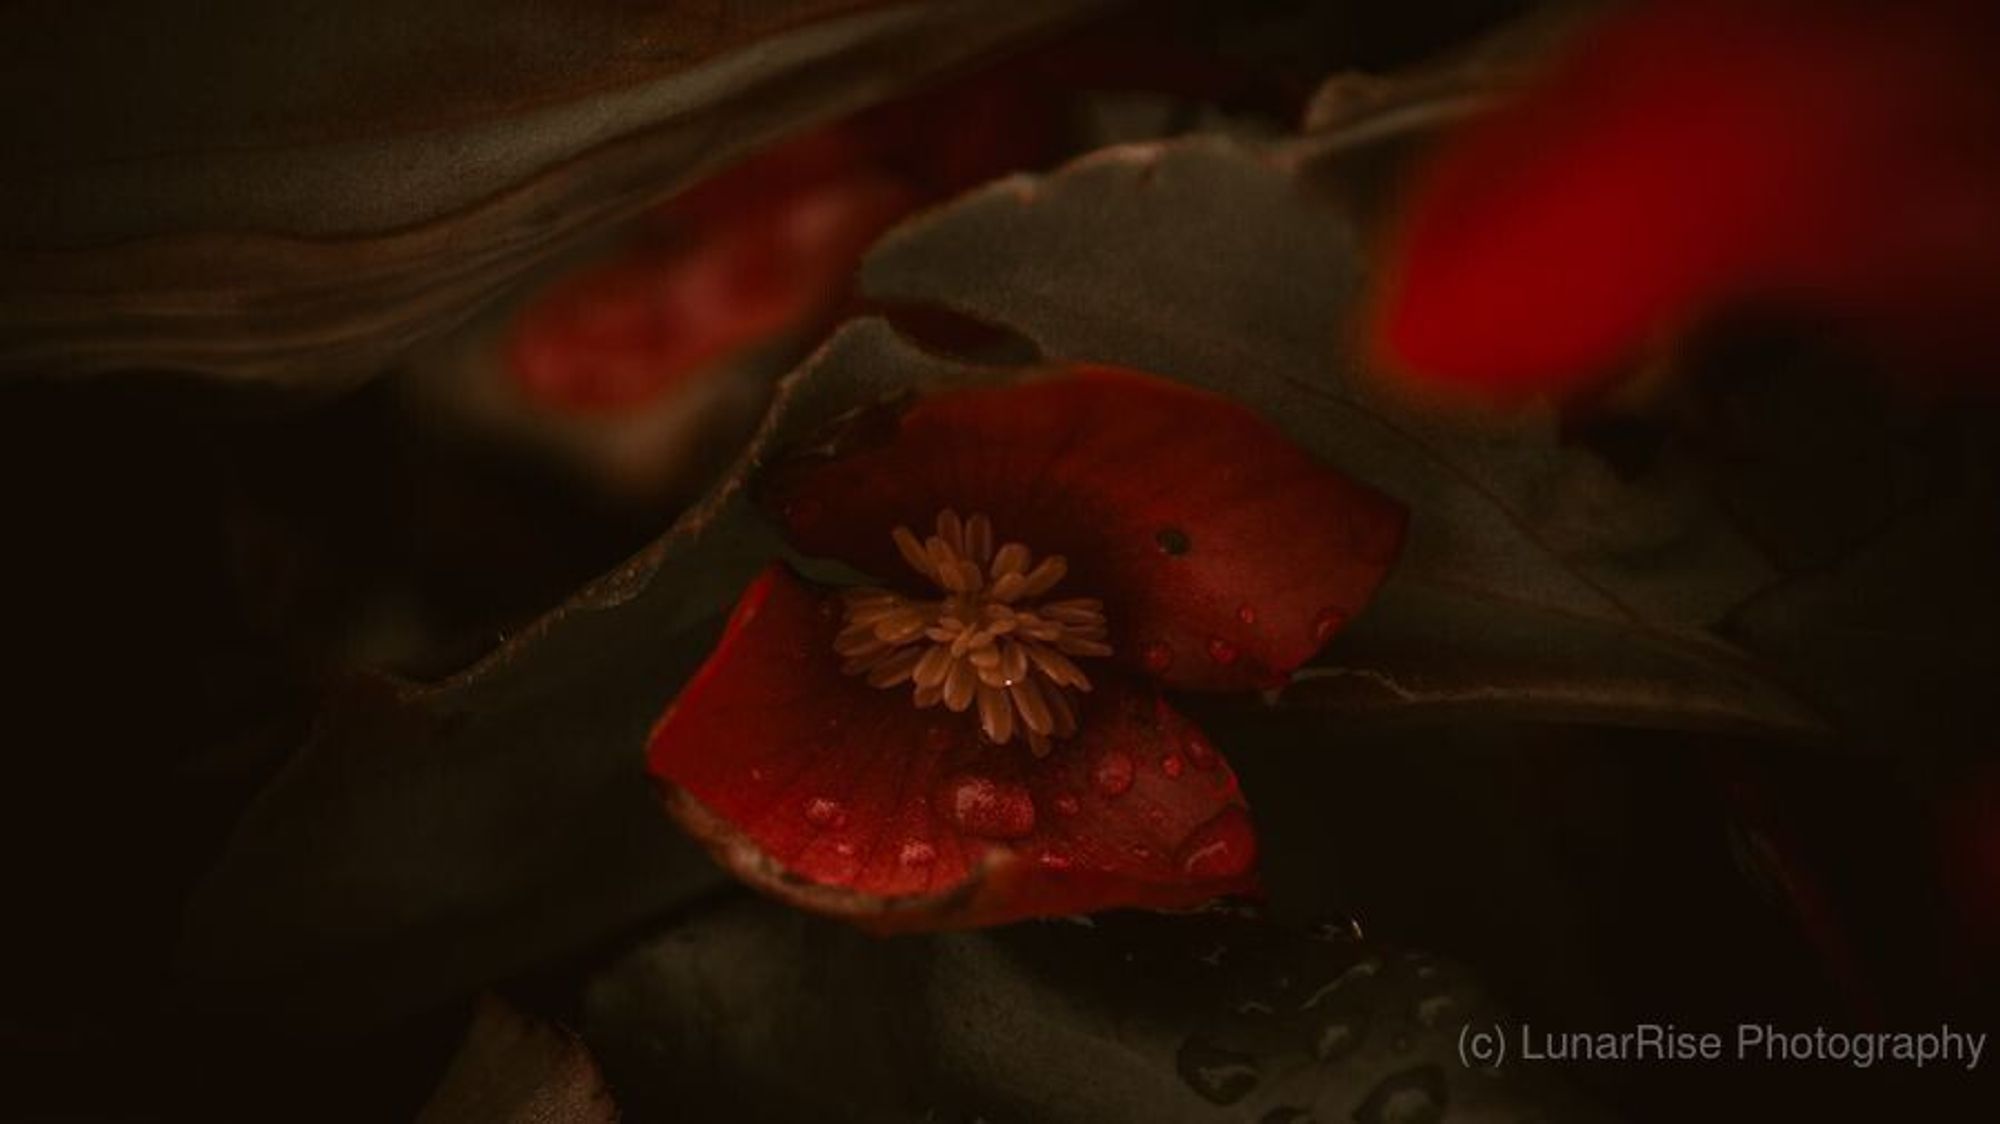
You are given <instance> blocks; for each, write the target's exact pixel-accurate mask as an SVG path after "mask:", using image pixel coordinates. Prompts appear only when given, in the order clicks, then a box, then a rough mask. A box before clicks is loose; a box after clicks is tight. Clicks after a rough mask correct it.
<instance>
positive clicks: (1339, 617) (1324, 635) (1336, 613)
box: [1313, 605, 1347, 644]
mask: <svg viewBox="0 0 2000 1124" xmlns="http://www.w3.org/2000/svg"><path fill="white" fill-rule="evenodd" d="M1346 623H1347V614H1346V613H1343V612H1341V611H1340V610H1339V609H1336V608H1334V607H1332V606H1331V605H1329V606H1327V607H1326V608H1324V609H1321V610H1320V611H1319V613H1318V615H1316V616H1314V617H1313V643H1315V644H1324V643H1326V642H1327V641H1328V640H1331V639H1333V634H1334V633H1336V632H1339V631H1340V628H1341V626H1342V625H1344V624H1346Z"/></svg>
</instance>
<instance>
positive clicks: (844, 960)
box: [584, 900, 1601, 1122]
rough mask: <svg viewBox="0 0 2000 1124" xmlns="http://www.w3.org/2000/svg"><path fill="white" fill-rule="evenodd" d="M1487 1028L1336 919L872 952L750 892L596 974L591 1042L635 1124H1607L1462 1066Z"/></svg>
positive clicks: (1425, 974) (1455, 981)
mask: <svg viewBox="0 0 2000 1124" xmlns="http://www.w3.org/2000/svg"><path fill="white" fill-rule="evenodd" d="M1497 1017H1499V1016H1498V1014H1497V1008H1496V1007H1495V1005H1494V1004H1493V1002H1492V1000H1491V998H1490V997H1489V996H1488V994H1487V993H1486V992H1485V990H1484V989H1483V988H1482V987H1481V986H1480V985H1479V984H1478V982H1477V981H1476V980H1474V979H1473V978H1472V977H1471V976H1470V974H1469V973H1468V972H1467V971H1466V970H1465V969H1464V968H1463V967H1462V966H1460V965H1457V964H1453V963H1450V962H1448V961H1445V960H1443V959H1440V958H1437V957H1432V956H1427V955H1423V954H1419V953H1406V952H1399V951H1396V950H1393V949H1386V948H1383V947H1381V946H1380V945H1377V944H1372V943H1369V942H1366V941H1363V940H1360V939H1358V937H1357V935H1356V933H1355V932H1353V931H1352V930H1351V929H1348V928H1345V927H1342V926H1341V925H1339V924H1337V923H1332V922H1329V923H1324V924H1322V925H1319V926H1317V927H1300V926H1281V925H1275V924H1272V923H1269V922H1265V921H1262V920H1260V919H1257V918H1256V917H1254V916H1252V915H1250V914H1248V913H1245V912H1242V911H1238V910H1233V909H1223V908H1218V909H1214V910H1210V911H1206V912H1203V913H1199V914H1194V915H1186V916H1157V915H1143V914H1128V913H1118V914H1107V915H1102V916H1100V917H1098V918H1096V919H1094V920H1091V921H1087V922H1070V921H1053V922H1043V923H1031V924H1026V925H1017V926H1011V927H1008V928H1004V929H996V930H989V931H985V932H980V933H963V934H950V935H943V936H933V937H903V938H895V939H892V940H880V939H876V938H870V937H866V936H862V935H860V934H858V933H855V932H853V931H851V930H847V929H844V928H839V927H836V926H833V925H830V924H829V923H827V922H825V921H821V920H817V919H814V918H810V917H807V916H804V915H802V914H797V913H792V912H787V911H785V910H783V909H782V908H781V907H777V906H774V905H771V904H769V903H765V902H761V901H752V900H744V901H740V902H737V903H734V904H732V905H728V906H724V907H721V908H718V909H716V910H715V911H713V912H711V913H709V914H707V915H705V916H703V917H702V918H700V919H699V920H696V921H694V922H691V923H689V924H687V925H684V926H680V927H678V928H675V929H674V930H672V931H670V932H667V933H665V934H663V935H661V936H659V937H658V938H656V939H654V940H651V941H649V942H647V943H644V944H641V945H640V946H638V947H636V948H634V949H633V950H632V951H631V952H630V953H628V954H627V955H625V956H624V957H623V958H621V959H620V960H619V961H618V962H617V963H615V964H613V965H612V966H611V967H610V968H609V969H608V970H607V971H606V972H604V973H603V974H602V975H600V976H598V977H597V978H596V979H595V980H594V981H593V982H592V984H591V986H590V989H589V992H588V994H587V998H586V1016H585V1029H584V1034H585V1039H586V1040H587V1041H589V1042H591V1043H592V1044H593V1046H594V1047H595V1048H596V1049H598V1050H599V1051H600V1052H601V1053H602V1055H603V1057H604V1059H605V1065H606V1070H607V1073H609V1075H610V1076H611V1079H612V1081H613V1083H614V1086H615V1087H616V1088H618V1090H619V1091H620V1094H621V1096H627V1097H630V1098H631V1102H630V1103H631V1106H632V1111H633V1113H634V1114H635V1115H638V1116H644V1117H647V1118H654V1117H657V1118H662V1119H665V1118H670V1117H671V1116H672V1115H674V1114H676V1113H686V1112H695V1113H697V1114H699V1113H702V1112H707V1113H724V1114H728V1115H731V1116H734V1117H737V1118H757V1119H779V1120H804V1119H813V1120H829V1121H847V1120H881V1121H898V1120H907V1121H970V1120H978V1119H984V1120H990V1121H1049V1122H1062V1121H1077V1122H1083V1121H1102V1120H1131V1119H1144V1120H1157V1121H1162V1122H1166V1121H1222V1120H1231V1121H1236V1120H1246V1121H1255V1120H1314V1119H1316V1120H1325V1121H1341V1120H1349V1119H1359V1120H1365V1121H1372V1120H1384V1121H1386V1120H1421V1119H1428V1120H1436V1119H1447V1118H1448V1119H1453V1120H1459V1119H1463V1120H1505V1119H1517V1118H1520V1117H1522V1116H1523V1115H1527V1114H1531V1113H1533V1112H1542V1113H1545V1114H1547V1115H1549V1116H1550V1117H1551V1118H1555V1119H1562V1120H1590V1119H1599V1118H1601V1117H1600V1116H1599V1115H1598V1114H1596V1113H1595V1112H1594V1111H1592V1110H1590V1109H1589V1108H1588V1107H1587V1106H1585V1105H1584V1104H1583V1103H1582V1102H1581V1101H1580V1100H1578V1099H1577V1098H1576V1097H1575V1096H1574V1094H1571V1093H1569V1092H1567V1091H1565V1090H1563V1089H1561V1088H1559V1087H1557V1086H1556V1085H1554V1084H1552V1083H1551V1082H1549V1081H1548V1080H1546V1079H1545V1078H1544V1077H1540V1076H1537V1075H1535V1074H1533V1073H1524V1074H1520V1075H1516V1074H1512V1073H1507V1072H1504V1071H1503V1072H1497V1073H1487V1072H1484V1071H1480V1070H1472V1069H1467V1068H1466V1067H1465V1066H1464V1065H1462V1064H1460V1062H1459V1060H1458V1054H1457V1048H1458V1047H1457V1036H1458V1031H1459V1027H1460V1026H1462V1025H1463V1024H1464V1022H1465V1021H1466V1020H1467V1019H1487V1020H1490V1019H1493V1018H1497ZM776 1058H784V1059H786V1060H787V1073H786V1076H785V1079H784V1080H783V1081H772V1080H769V1079H767V1075H768V1074H769V1073H770V1068H771V1065H772V1060H773V1059H776ZM1447 1114H1448V1115H1447Z"/></svg>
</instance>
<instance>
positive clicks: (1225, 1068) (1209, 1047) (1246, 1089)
mask: <svg viewBox="0 0 2000 1124" xmlns="http://www.w3.org/2000/svg"><path fill="white" fill-rule="evenodd" d="M1174 1068H1175V1070H1176V1071H1178V1072H1179V1073H1180V1075H1181V1080H1182V1081H1185V1082H1187V1085H1188V1088H1190V1089H1193V1090H1194V1091H1195V1092H1196V1093H1198V1094H1200V1095H1201V1098H1202V1099H1203V1100H1205V1101H1208V1102H1209V1103H1210V1104H1224V1105H1226V1104H1235V1103H1236V1102H1237V1101H1240V1100H1242V1099H1243V1098H1244V1097H1246V1096H1249V1095H1250V1090H1252V1089H1255V1088H1256V1087H1257V1077H1258V1073H1257V1063H1256V1061H1255V1060H1254V1059H1252V1058H1251V1057H1250V1055H1248V1054H1242V1053H1238V1052H1237V1051H1235V1050H1226V1049H1224V1048H1222V1047H1221V1046H1217V1045H1216V1044H1215V1043H1213V1042H1210V1041H1209V1040H1208V1039H1206V1038H1203V1037H1201V1036H1200V1035H1192V1036H1190V1037H1189V1038H1188V1039H1187V1041H1185V1042H1183V1043H1181V1048H1180V1051H1179V1053H1177V1054H1176V1055H1175V1057H1174Z"/></svg>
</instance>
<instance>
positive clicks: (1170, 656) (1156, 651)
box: [1139, 640, 1174, 675]
mask: <svg viewBox="0 0 2000 1124" xmlns="http://www.w3.org/2000/svg"><path fill="white" fill-rule="evenodd" d="M1139 662H1140V663H1142V664H1144V665H1145V667H1146V670H1147V671H1150V672H1152V673H1153V674H1155V675H1158V674H1159V673H1161V672H1163V671H1165V670H1167V669H1168V668H1170V667H1172V666H1174V650H1173V649H1172V648H1171V647H1169V646H1167V644H1166V643H1165V642H1164V641H1160V640H1154V641H1151V642H1150V643H1148V644H1146V645H1145V646H1144V647H1142V648H1140V649H1139Z"/></svg>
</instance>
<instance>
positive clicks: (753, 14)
mask: <svg viewBox="0 0 2000 1124" xmlns="http://www.w3.org/2000/svg"><path fill="white" fill-rule="evenodd" d="M1104 6H1105V5H1104V4H1103V3H1102V2H1101V0H1085V2H1083V3H1078V2H1076V0H1030V2H1027V3H1019V2H1009V3H1001V2H997V0H951V2H948V3H931V4H917V3H908V2H879V0H878V2H874V3H863V4H831V3H826V2H824V0H783V2H779V3H759V4H744V3H735V2H722V3H716V4H705V5H686V4H654V5H633V4H586V5H578V4H572V3H551V2H545V0H498V2H496V0H432V2H429V3H424V4H421V5H410V4H406V3H401V2H398V0H351V2H349V3H344V4H339V5H334V6H332V7H330V8H329V7H328V6H327V5H325V4H321V3H310V2H302V0H280V2H271V0H227V2H224V3H219V4H211V5H208V6H206V7H204V8H203V9H202V13H201V18H200V19H198V20H197V19H192V18H191V17H189V16H188V15H187V14H186V13H184V12H174V11H169V10H166V9H160V8H155V7H152V6H148V5H112V6H109V7H103V8H89V9H86V8H80V7H62V6H55V7H40V8H37V7H22V6H19V5H10V6H7V7H6V8H5V10H4V11H0V90H4V93H5V95H6V96H4V97H0V122H4V128H5V132H6V135H7V136H8V138H9V148H10V154H11V155H12V156H13V158H14V159H13V167H12V169H11V170H10V173H9V175H8V176H6V177H5V178H4V180H0V247H5V249H4V250H0V289H4V290H5V291H6V292H7V294H8V299H7V301H6V302H5V304H4V306H0V373H33V374H37V375H49V374H70V373H89V372H95V371H104V370H130V369H147V370H157V369H172V370H179V371H193V372H197V373H202V374H209V375H217V376H225V377H229V378H236V379H254V380H269V381H274V382H278V383H283V384H289V385H299V386H303V385H314V386H338V385H341V384H343V383H351V382H353V381H356V380H357V379H360V378H363V377H366V376H369V375H373V374H376V373H378V372H379V371H381V370H382V369H383V368H384V367H385V366H386V365H387V364H388V363H389V362H390V361H392V360H393V359H395V358H396V357H397V356H399V355H400V354H401V353H403V352H404V351H405V350H406V349H407V348H408V347H410V346H411V345H412V344H414V343H416V342H418V341H420V340H422V339H425V338H428V337H431V336H432V335H434V334H436V333H440V332H443V331H445V330H447V329H449V328H450V327H452V326H453V325H455V324H457V323H460V322H461V321H463V320H464V319H465V318H466V316H468V315H469V314H471V313H472V312H474V311H476V310H477V309H478V307H480V306H481V305H482V304H484V303H485V302H487V301H488V300H490V299H491V298H493V297H494V296H495V295H496V294H498V293H499V292H501V291H502V290H503V289H504V288H505V287H506V286H507V285H508V284H510V283H511V282H514V281H517V280H519V279H520V278H521V277H522V276H523V275H524V274H525V273H526V272H527V271H528V270H530V269H532V268H534V267H536V266H538V265H541V264H543V263H545V262H546V261H548V260H549V259H550V258H551V257H553V256H555V255H556V254H559V253H561V252H563V251H565V250H572V249H575V248H576V247H577V246H578V245H579V244H580V243H581V242H582V241H583V240H585V239H588V238H590V237H592V236H593V235H597V234H601V233H602V232H603V231H604V230H605V228H606V227H607V226H608V225H610V224H613V223H616V222H618V221H620V220H622V219H627V218H630V217H632V216H633V215H635V214H637V213H638V212H639V211H640V210H641V209H642V208H644V207H645V206H646V205H648V204H649V203H651V202H653V201H656V200H658V199H660V198H662V197H664V196H665V195H667V194H669V193H671V192H672V191H674V190H675V189H677V188H679V187H680V186H683V185H685V184H687V183H689V182H691V181H692V180H694V179H695V178H697V177H699V176H701V175H703V174H705V173H707V172H710V171H713V170H715V169H717V168H719V167H721V166H723V165H724V164H726V163H727V162H729V161H731V160H733V159H735V158H737V157H740V156H742V155H744V154H745V153H747V152H750V151H752V150H754V149H755V148H756V147H757V146H758V145H760V144H762V143H764V142H767V141H769V140H771V139H773V138H775V137H776V136H778V135H780V134H782V133H784V132H787V131H790V130H794V129H798V128H801V127H804V126H807V125H811V124H814V123H818V122H822V121H826V120H830V119H832V118H834V117H837V116H839V115H841V114H843V113H846V112H849V111H852V110H855V109H858V108H861V107H862V106H864V105H866V104H868V103H870V102H873V101H876V100H879V99H881V98H882V97H883V96H884V95H885V94H887V93H889V92H892V91H894V90H897V89H899V88H902V87H906V86H908V85H910V84H912V83H913V82H915V81H916V80H918V79H920V78H923V77H926V76H928V75H932V74H935V73H937V72H939V71H942V70H944V69H947V68H949V67H950V66H952V65H954V64H957V63H962V62H965V61H967V60H969V59H972V58H975V57H978V56H979V55H981V54H983V53H987V52H990V51H992V50H994V49H996V48H997V47H999V46H1002V45H1005V44H1007V43H1009V42H1012V41H1016V40H1019V39H1022V38H1024V37H1026V36H1028V35H1032V34H1034V33H1037V32H1041V31H1045V30H1046V29H1047V28H1049V27H1051V26H1053V25H1056V24H1059V23H1062V22H1065V21H1069V20H1073V19H1078V18H1081V17H1085V16H1088V15H1090V14H1091V13H1092V12H1094V11H1097V10H1101V9H1102V8H1103V7H1104ZM163 44H168V45H169V46H163ZM52 107H56V111H54V112H52V111H51V110H52Z"/></svg>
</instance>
